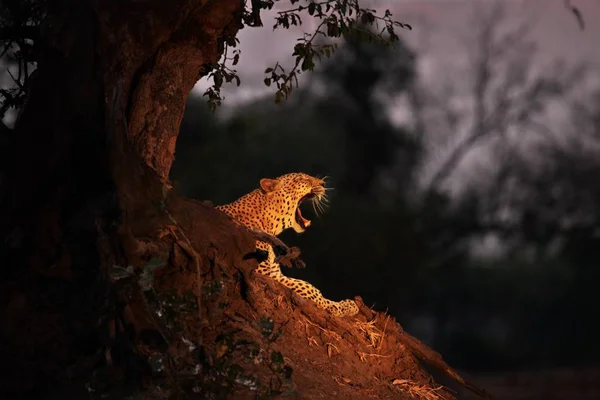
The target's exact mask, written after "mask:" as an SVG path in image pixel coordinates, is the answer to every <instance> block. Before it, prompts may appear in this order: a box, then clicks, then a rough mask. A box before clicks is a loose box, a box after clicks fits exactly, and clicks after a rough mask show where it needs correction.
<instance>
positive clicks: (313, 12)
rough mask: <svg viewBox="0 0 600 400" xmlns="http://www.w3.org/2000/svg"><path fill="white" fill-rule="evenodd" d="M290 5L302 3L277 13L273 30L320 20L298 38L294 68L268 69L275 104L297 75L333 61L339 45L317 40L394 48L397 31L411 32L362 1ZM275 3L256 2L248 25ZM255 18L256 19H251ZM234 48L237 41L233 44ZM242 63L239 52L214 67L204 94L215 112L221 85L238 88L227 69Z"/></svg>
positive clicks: (294, 0) (311, 1)
mask: <svg viewBox="0 0 600 400" xmlns="http://www.w3.org/2000/svg"><path fill="white" fill-rule="evenodd" d="M290 3H291V5H292V6H293V5H295V4H297V3H301V4H300V5H298V6H297V7H293V8H289V9H285V10H282V11H278V12H277V16H276V17H275V24H274V25H273V30H276V29H289V28H290V27H291V26H299V25H302V19H303V18H306V17H307V15H306V14H308V17H309V18H314V19H316V20H317V21H319V24H318V25H317V28H316V29H315V31H314V32H311V33H305V34H304V36H303V37H301V38H299V39H298V43H296V45H295V46H294V51H293V54H292V55H293V56H294V57H295V62H294V65H293V66H292V67H291V69H289V70H286V69H285V68H284V67H283V66H282V65H281V64H280V63H279V62H277V63H276V64H275V65H274V66H272V67H269V68H267V69H266V70H265V74H266V75H267V76H266V77H265V78H264V83H265V85H266V86H271V84H274V85H275V86H276V88H277V89H276V91H275V103H280V102H281V101H282V100H285V99H288V97H289V96H290V94H291V93H292V91H293V89H294V87H296V88H298V75H300V74H301V73H302V72H305V71H313V70H314V68H315V65H316V61H317V59H318V60H321V58H322V57H323V56H325V57H326V58H330V57H331V56H332V55H333V53H334V52H335V51H336V49H337V43H335V42H332V43H316V42H317V41H316V40H315V39H317V38H323V39H326V40H327V39H330V40H335V39H338V38H343V39H345V40H360V41H365V42H373V43H381V44H385V45H393V44H394V43H396V42H398V41H399V37H398V35H397V34H396V28H402V29H412V27H411V26H410V25H408V24H404V23H401V22H398V21H396V20H394V19H393V15H392V13H391V12H390V11H389V10H385V12H384V14H383V15H378V14H377V13H376V11H375V10H372V9H369V8H363V7H361V6H360V0H325V1H314V0H308V1H300V0H290ZM273 5H274V1H253V2H252V7H253V10H252V11H253V12H248V11H247V12H246V13H245V14H244V15H246V17H244V18H243V20H244V21H245V23H246V24H247V25H250V26H256V19H257V17H256V15H257V13H260V10H262V9H269V10H270V9H271V8H273ZM250 16H253V17H250ZM230 43H231V44H229V43H228V45H231V46H233V47H235V46H236V44H237V42H235V41H231V42H230ZM238 60H239V52H238V53H235V55H234V57H232V58H228V57H227V49H226V50H225V56H224V58H223V60H222V61H221V62H220V64H219V65H217V66H213V68H214V69H213V71H211V73H210V75H209V77H212V78H213V85H212V86H211V87H210V88H209V89H208V90H207V91H206V92H205V93H204V96H206V97H208V104H209V108H210V109H211V110H213V111H214V110H215V109H216V107H217V106H219V105H221V103H222V100H223V98H222V97H221V91H220V89H221V86H222V83H223V80H225V81H226V82H231V81H232V80H235V81H236V83H237V85H238V86H239V84H240V80H239V77H238V76H237V74H236V71H234V70H231V69H229V68H228V67H226V64H227V63H228V62H229V61H231V63H232V64H233V65H236V64H237V62H238Z"/></svg>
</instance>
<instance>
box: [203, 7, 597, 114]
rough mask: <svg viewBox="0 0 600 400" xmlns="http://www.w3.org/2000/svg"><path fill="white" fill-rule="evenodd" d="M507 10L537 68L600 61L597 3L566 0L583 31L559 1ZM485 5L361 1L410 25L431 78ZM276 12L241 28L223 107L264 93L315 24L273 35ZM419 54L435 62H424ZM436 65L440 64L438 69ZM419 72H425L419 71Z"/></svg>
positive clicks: (456, 53)
mask: <svg viewBox="0 0 600 400" xmlns="http://www.w3.org/2000/svg"><path fill="white" fill-rule="evenodd" d="M504 2H505V3H507V5H508V11H509V13H510V14H511V16H510V18H511V19H512V21H516V22H518V21H522V20H523V19H529V20H530V21H534V22H535V25H534V26H533V28H532V32H531V35H532V38H534V39H535V40H536V41H537V42H538V44H539V46H540V51H539V58H540V60H539V61H540V62H545V61H548V60H553V59H556V58H565V59H573V60H581V59H585V58H587V59H591V60H594V61H600V51H598V50H599V47H600V46H599V43H598V39H599V38H600V24H598V20H599V19H600V1H598V0H571V3H572V4H573V5H574V6H576V7H578V8H579V9H580V10H581V12H582V14H583V16H584V19H585V22H586V27H585V30H584V31H581V30H579V28H578V25H577V22H576V20H575V18H574V17H573V15H572V14H571V13H570V12H569V11H568V10H566V9H565V2H564V0H504ZM481 3H491V1H489V0H370V1H363V2H362V4H364V5H368V6H369V7H373V8H375V9H378V10H385V9H390V10H391V11H392V12H393V14H394V17H395V19H397V20H399V21H402V22H406V23H409V24H411V25H412V27H413V30H412V31H407V30H406V31H400V35H401V37H402V39H404V40H405V41H406V42H408V43H409V44H410V45H411V46H412V47H413V48H414V49H416V50H417V53H418V54H419V55H421V60H420V61H421V63H420V65H421V69H422V70H421V74H422V75H423V78H426V76H427V75H429V74H433V75H436V74H437V73H438V72H439V70H444V69H446V66H445V65H444V64H446V63H455V62H459V63H460V61H461V59H464V56H465V49H464V46H462V45H461V44H460V37H462V36H464V35H467V36H468V30H467V28H468V23H469V18H470V15H471V14H472V12H473V9H474V7H475V6H476V5H477V4H481ZM289 5H290V4H289V2H287V1H280V3H279V4H278V7H280V9H282V8H284V7H286V8H287V7H288V6H289ZM275 14H276V10H271V11H270V12H265V13H263V15H262V20H263V23H264V25H265V26H264V27H262V28H244V29H243V30H242V31H241V32H240V34H239V35H238V38H239V39H240V42H241V45H240V49H241V51H242V55H241V59H240V63H239V64H238V66H237V70H238V73H239V75H240V77H241V78H242V86H241V87H239V88H238V87H235V85H227V86H226V87H225V88H224V94H225V96H226V97H227V101H226V103H228V104H229V105H233V104H234V103H236V102H237V101H240V100H241V101H244V100H248V99H252V98H254V97H256V96H260V95H262V94H266V93H272V92H273V90H272V88H266V87H265V86H264V85H263V83H262V80H263V78H264V74H263V72H264V70H265V69H266V68H267V67H269V66H272V65H273V64H274V63H275V62H277V61H279V62H281V63H283V65H287V66H289V67H291V66H292V65H293V64H292V57H291V53H292V47H293V45H294V43H295V41H296V39H297V38H298V37H301V36H302V32H303V31H310V30H311V29H314V28H315V27H316V24H315V21H314V20H313V18H311V17H310V16H308V15H306V16H305V17H304V18H303V25H302V26H301V27H300V28H296V27H292V28H291V29H289V30H285V29H278V30H277V31H275V32H273V30H272V26H273V24H274V18H273V16H274V15H275ZM425 53H427V54H430V55H431V58H432V59H434V60H437V62H433V63H432V62H427V61H426V59H427V57H425V55H424V54H425ZM442 60H443V61H444V62H443V63H442ZM424 68H425V69H424ZM208 85H209V83H208V82H207V80H206V79H202V80H201V81H200V82H198V84H197V85H196V88H195V91H196V92H198V91H200V93H202V92H203V91H204V90H205V88H206V87H207V86H208Z"/></svg>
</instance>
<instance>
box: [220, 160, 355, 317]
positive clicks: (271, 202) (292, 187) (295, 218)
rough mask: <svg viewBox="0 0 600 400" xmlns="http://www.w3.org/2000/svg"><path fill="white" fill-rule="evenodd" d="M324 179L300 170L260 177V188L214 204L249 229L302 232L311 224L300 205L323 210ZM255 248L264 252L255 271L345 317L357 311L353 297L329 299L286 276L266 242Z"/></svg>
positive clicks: (313, 288)
mask: <svg viewBox="0 0 600 400" xmlns="http://www.w3.org/2000/svg"><path fill="white" fill-rule="evenodd" d="M325 180H326V177H324V178H318V177H313V176H310V175H308V174H305V173H301V172H298V173H288V174H285V175H281V176H279V177H277V178H274V179H271V178H263V179H261V180H260V182H259V188H257V189H255V190H253V191H252V192H250V193H248V194H246V195H244V196H242V197H240V198H239V199H237V200H235V201H233V202H232V203H229V204H224V205H220V206H217V207H215V208H216V209H217V210H219V211H222V212H224V213H225V214H227V215H229V216H230V217H231V218H232V219H233V220H235V221H236V222H238V223H240V224H241V225H244V226H245V227H247V228H249V229H253V230H259V231H262V232H264V233H266V234H269V235H272V236H279V234H281V233H282V232H283V231H285V230H286V229H290V228H291V229H293V230H294V231H295V232H296V233H303V232H305V231H306V229H308V227H309V226H311V221H310V220H308V219H306V218H304V216H303V215H302V211H301V210H300V205H301V204H302V203H303V202H304V201H310V202H312V205H313V208H314V210H315V211H316V212H317V214H318V213H319V212H322V211H323V209H324V205H325V204H326V203H327V191H328V190H329V189H331V188H327V187H326V184H325ZM256 248H257V249H260V250H263V251H265V252H267V258H266V259H265V260H264V261H261V262H260V263H259V264H258V266H257V268H256V271H257V272H258V273H260V274H262V275H265V276H267V277H269V278H271V279H273V280H275V281H276V282H279V283H280V284H282V285H283V286H285V287H287V288H289V289H291V290H292V291H294V292H295V293H297V294H298V295H299V296H300V297H302V298H304V299H307V300H310V301H312V302H314V303H315V304H316V305H317V307H319V308H321V309H323V310H325V311H327V312H329V313H330V314H332V315H335V316H338V317H344V316H352V315H356V314H357V313H358V312H359V308H358V306H357V305H356V302H355V301H354V300H350V299H346V300H342V301H333V300H329V299H327V298H325V297H324V296H323V294H322V293H321V291H320V290H319V289H317V288H316V287H314V286H313V285H311V284H310V283H308V282H306V281H303V280H300V279H295V278H290V277H287V276H285V275H284V274H283V273H282V272H281V268H280V265H279V263H277V262H276V261H275V258H276V257H275V252H274V251H273V247H272V246H271V245H270V244H269V243H266V242H264V241H260V240H257V242H256Z"/></svg>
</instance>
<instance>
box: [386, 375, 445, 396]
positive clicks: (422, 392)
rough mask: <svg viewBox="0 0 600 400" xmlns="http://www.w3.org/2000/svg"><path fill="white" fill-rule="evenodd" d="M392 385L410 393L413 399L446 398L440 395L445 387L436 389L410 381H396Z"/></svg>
mask: <svg viewBox="0 0 600 400" xmlns="http://www.w3.org/2000/svg"><path fill="white" fill-rule="evenodd" d="M392 385H394V386H397V387H398V388H399V389H400V390H402V391H403V392H406V393H408V394H409V395H410V397H412V398H413V399H422V400H439V399H444V398H445V397H444V396H443V395H442V394H441V393H440V392H441V391H442V388H443V386H438V387H435V388H434V387H431V386H427V385H420V384H418V383H417V382H415V381H411V380H408V379H394V381H393V382H392Z"/></svg>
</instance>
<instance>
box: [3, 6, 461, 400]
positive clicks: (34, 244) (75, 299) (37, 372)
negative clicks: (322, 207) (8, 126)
mask: <svg viewBox="0 0 600 400" xmlns="http://www.w3.org/2000/svg"><path fill="white" fill-rule="evenodd" d="M48 5H49V15H48V18H47V22H46V24H45V26H44V27H43V29H44V31H43V33H44V34H43V35H42V37H43V38H44V39H43V42H40V43H38V44H37V46H38V48H39V49H40V53H39V57H40V58H39V63H38V70H37V72H36V76H35V78H32V79H33V82H32V89H31V91H30V95H29V98H28V100H27V102H26V104H25V106H24V108H23V109H22V112H21V115H20V116H19V119H18V121H17V123H16V126H15V137H16V144H15V148H14V150H13V152H12V158H11V160H10V163H9V170H8V171H7V173H6V177H5V179H4V181H3V182H2V186H1V187H0V213H1V214H0V235H1V236H0V238H1V239H2V240H1V241H0V265H2V267H3V274H2V278H1V279H2V281H1V286H0V293H1V296H2V300H3V301H2V305H3V306H2V315H1V316H0V318H1V321H2V326H3V330H2V334H1V337H0V339H1V344H0V356H1V357H2V359H3V360H4V364H5V365H7V366H9V368H8V371H6V372H5V373H4V375H3V377H2V378H1V386H0V392H1V393H5V394H7V396H5V397H7V398H22V397H32V396H37V397H40V398H86V397H87V396H92V397H95V396H98V397H100V396H101V395H106V394H108V395H111V396H112V397H113V398H122V396H123V395H125V394H132V393H136V392H137V391H139V390H144V395H143V398H151V397H152V396H154V397H156V398H166V397H178V396H179V395H182V394H187V395H190V396H196V397H198V398H215V396H216V397H233V398H248V397H250V398H254V397H255V395H256V396H258V395H260V396H266V397H267V398H271V397H273V396H275V395H278V394H283V393H286V392H288V394H289V393H293V392H298V394H300V395H301V396H304V397H307V398H316V397H319V396H322V395H324V396H325V397H327V398H344V399H351V398H365V397H364V396H366V395H369V396H371V395H374V396H375V397H378V398H406V397H407V396H408V394H407V393H408V392H407V390H408V389H407V387H406V385H408V386H410V385H413V387H416V386H414V385H421V386H422V387H423V388H424V389H422V390H425V389H427V390H429V389H430V390H434V389H433V388H432V381H431V379H430V377H429V375H428V374H427V373H426V372H424V371H423V370H422V369H421V367H420V366H419V364H418V363H417V361H416V359H417V358H416V357H417V356H418V357H420V358H424V359H426V360H429V361H431V362H433V363H434V364H435V365H437V366H439V367H441V368H442V369H443V370H445V371H446V372H448V371H450V372H449V373H450V375H453V374H454V375H456V374H455V373H454V372H452V370H451V369H449V367H447V366H446V365H445V364H444V363H443V361H442V360H441V358H439V356H438V355H436V354H434V353H432V352H431V351H430V350H429V349H427V348H426V347H425V346H423V345H421V344H420V343H418V341H416V340H415V339H414V338H411V337H409V336H408V335H406V334H405V333H404V332H403V331H402V330H401V328H400V327H399V325H398V324H397V323H395V322H394V321H393V320H390V319H389V318H386V317H385V316H383V315H374V314H372V313H371V312H370V310H368V309H366V308H364V309H363V313H362V315H361V316H360V317H359V319H360V320H357V321H355V322H352V323H351V322H348V321H343V320H338V319H334V318H331V317H329V316H326V315H324V314H323V312H322V311H320V310H318V309H316V308H315V307H314V306H313V305H312V304H307V303H306V302H305V301H303V300H301V299H300V298H298V297H295V295H292V294H291V293H290V292H289V291H288V290H287V289H283V288H282V287H280V286H278V285H276V284H274V283H272V282H270V281H268V280H266V279H264V278H262V277H257V276H254V274H253V273H252V270H253V269H254V267H255V266H256V261H254V260H252V259H251V258H249V259H246V260H245V258H248V257H244V256H246V255H252V254H253V252H254V251H255V246H254V243H255V242H254V236H253V234H252V233H251V232H246V231H244V230H241V229H240V228H239V227H237V226H236V225H235V224H233V223H232V222H231V221H230V220H229V219H228V217H226V216H225V215H224V214H221V213H219V212H217V211H215V210H213V209H212V207H210V206H208V205H206V204H201V203H199V202H196V201H191V200H187V199H183V198H181V197H179V196H178V195H176V194H175V193H173V192H172V191H170V190H169V189H170V185H169V182H168V174H169V170H170V167H171V163H172V161H173V155H174V151H175V141H176V137H177V133H178V131H179V124H180V122H181V118H182V115H183V110H184V106H185V102H186V98H187V95H188V93H189V92H190V90H191V89H192V87H193V85H194V84H195V83H196V81H197V80H198V79H199V78H200V77H201V76H202V75H203V74H205V73H206V72H207V71H208V70H209V68H210V66H211V65H213V64H215V63H216V62H217V61H218V60H219V58H220V56H221V54H222V52H223V43H224V41H225V40H226V39H227V38H232V37H234V36H235V35H236V34H237V31H238V29H239V28H240V27H241V25H240V21H241V12H242V7H243V2H241V1H240V0H212V1H211V0H207V1H198V0H177V1H164V0H147V1H139V0H135V1H134V0H129V1H123V0H121V1H89V0H86V1H83V0H71V1H69V0H64V1H59V0H55V1H49V2H48ZM224 162H227V161H226V158H224ZM198 173H202V171H198ZM204 173H207V172H204ZM254 255H255V256H260V255H256V254H254ZM366 318H371V319H372V322H371V323H367V322H366ZM377 335H379V336H377ZM373 338H375V339H373ZM377 338H379V339H377ZM384 338H385V340H384ZM314 345H317V346H316V347H315V346H314ZM407 347H408V348H409V349H411V351H408V350H406V348H407ZM415 355H416V356H415ZM5 370H6V369H5ZM292 372H293V373H292ZM456 377H458V375H456V376H455V379H457V380H459V381H461V378H460V377H458V378H456ZM405 378H406V379H405ZM408 378H410V379H408ZM394 379H396V380H395V381H394ZM398 379H400V380H398ZM393 382H395V383H393ZM407 382H408V383H407ZM421 386H419V387H421ZM428 388H429V389H428ZM434 391H435V393H438V394H439V395H440V396H441V395H442V394H443V395H444V396H445V398H451V396H450V395H449V394H448V392H445V391H443V390H439V391H437V390H434ZM211 396H213V397H211Z"/></svg>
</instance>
